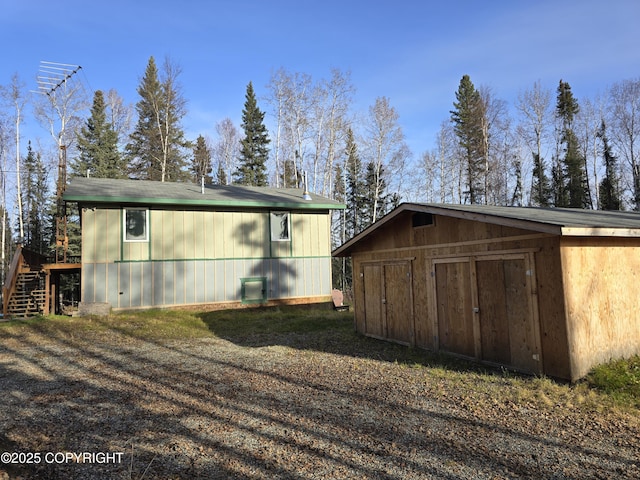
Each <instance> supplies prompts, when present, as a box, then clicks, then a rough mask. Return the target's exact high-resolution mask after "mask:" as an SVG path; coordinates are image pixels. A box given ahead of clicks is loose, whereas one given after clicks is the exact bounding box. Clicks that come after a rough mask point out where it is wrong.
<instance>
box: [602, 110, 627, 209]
mask: <svg viewBox="0 0 640 480" xmlns="http://www.w3.org/2000/svg"><path fill="white" fill-rule="evenodd" d="M598 137H599V138H600V140H601V141H602V150H603V152H602V156H603V160H604V168H605V174H604V178H603V179H602V181H601V182H600V185H599V186H598V193H599V194H600V205H599V207H600V210H621V209H622V201H621V199H620V177H619V173H618V159H617V158H616V157H615V155H614V154H613V152H612V150H611V145H609V139H608V137H607V133H606V125H605V121H604V120H603V121H602V124H601V125H600V129H599V130H598Z"/></svg>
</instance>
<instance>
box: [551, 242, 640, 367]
mask: <svg viewBox="0 0 640 480" xmlns="http://www.w3.org/2000/svg"><path fill="white" fill-rule="evenodd" d="M561 255H562V266H563V277H564V286H565V296H566V309H567V329H568V336H569V352H570V356H571V379H572V380H575V379H578V378H580V377H582V376H584V375H585V374H587V373H588V372H589V370H590V369H591V368H592V367H593V366H594V365H596V364H598V363H603V362H607V361H609V360H610V359H612V358H624V357H629V356H632V355H635V354H640V347H639V345H640V313H639V310H638V298H639V294H638V285H639V284H640V245H638V241H637V240H635V239H618V240H614V239H597V238H595V239H594V238H582V239H579V238H571V239H564V240H563V242H562V248H561Z"/></svg>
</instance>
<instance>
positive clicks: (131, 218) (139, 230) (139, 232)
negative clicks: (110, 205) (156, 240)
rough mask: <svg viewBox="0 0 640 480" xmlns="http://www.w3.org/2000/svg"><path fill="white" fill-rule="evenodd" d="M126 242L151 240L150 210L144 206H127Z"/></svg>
mask: <svg viewBox="0 0 640 480" xmlns="http://www.w3.org/2000/svg"><path fill="white" fill-rule="evenodd" d="M123 223H124V225H123V229H122V230H123V232H124V241H125V242H147V241H148V240H149V211H148V210H146V209H143V208H127V209H125V211H124V215H123Z"/></svg>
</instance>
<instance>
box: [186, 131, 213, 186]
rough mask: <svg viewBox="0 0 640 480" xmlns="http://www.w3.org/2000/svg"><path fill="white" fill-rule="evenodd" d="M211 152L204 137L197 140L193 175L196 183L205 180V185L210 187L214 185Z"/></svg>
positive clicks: (192, 166)
mask: <svg viewBox="0 0 640 480" xmlns="http://www.w3.org/2000/svg"><path fill="white" fill-rule="evenodd" d="M212 171H213V167H212V166H211V152H210V151H209V147H207V142H205V140H204V137H203V136H202V135H199V136H198V138H197V139H196V146H195V147H194V149H193V162H192V164H191V174H192V176H193V182H194V183H200V182H201V181H202V179H203V178H204V183H205V184H207V185H210V184H212V183H213V177H212V176H211V172H212Z"/></svg>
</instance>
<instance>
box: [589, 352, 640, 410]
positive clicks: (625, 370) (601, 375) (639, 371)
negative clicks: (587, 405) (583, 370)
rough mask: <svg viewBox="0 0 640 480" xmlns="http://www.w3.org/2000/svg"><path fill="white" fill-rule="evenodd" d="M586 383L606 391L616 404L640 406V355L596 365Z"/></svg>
mask: <svg viewBox="0 0 640 480" xmlns="http://www.w3.org/2000/svg"><path fill="white" fill-rule="evenodd" d="M585 381H586V383H587V384H588V385H589V386H590V387H591V388H595V389H597V390H599V391H601V392H604V393H606V394H607V395H608V396H609V397H610V398H611V399H612V400H613V401H614V403H615V404H616V405H619V406H629V405H631V406H633V407H636V408H640V356H638V355H636V356H634V357H631V358H629V359H626V360H616V361H613V362H609V363H607V364H604V365H600V366H598V367H595V368H594V369H593V370H591V372H590V373H589V374H588V375H587V377H586V378H585Z"/></svg>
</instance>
